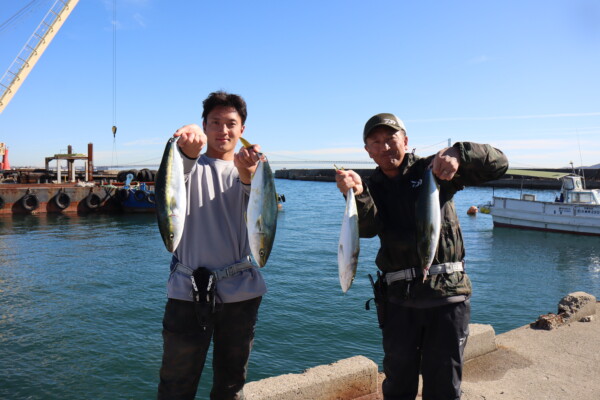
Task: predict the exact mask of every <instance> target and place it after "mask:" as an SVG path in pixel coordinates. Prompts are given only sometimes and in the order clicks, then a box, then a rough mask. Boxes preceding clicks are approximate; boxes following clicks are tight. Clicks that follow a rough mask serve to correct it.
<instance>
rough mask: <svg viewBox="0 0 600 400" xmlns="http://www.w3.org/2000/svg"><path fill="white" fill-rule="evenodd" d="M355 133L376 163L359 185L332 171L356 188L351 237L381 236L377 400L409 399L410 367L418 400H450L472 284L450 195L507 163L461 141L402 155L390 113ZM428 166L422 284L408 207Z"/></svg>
mask: <svg viewBox="0 0 600 400" xmlns="http://www.w3.org/2000/svg"><path fill="white" fill-rule="evenodd" d="M363 139H364V142H365V150H366V151H367V153H369V156H370V157H371V158H372V159H373V160H374V161H375V162H376V163H377V165H378V168H377V169H376V170H375V172H374V173H373V174H372V175H371V177H370V178H369V181H368V182H367V183H366V184H365V183H363V182H362V180H361V178H360V176H359V175H358V174H357V173H356V172H354V171H351V170H347V171H343V170H340V171H338V174H337V176H336V180H337V186H338V188H339V190H340V191H341V192H342V193H344V194H345V193H346V192H347V191H348V189H350V188H353V189H354V191H355V194H356V203H357V206H358V214H359V231H360V236H361V237H374V236H375V235H378V236H379V238H380V242H381V248H380V249H379V252H378V254H377V258H376V260H375V263H376V264H377V267H378V268H379V269H380V270H381V272H382V274H381V276H380V277H379V279H378V281H377V282H376V284H375V288H376V296H375V297H376V305H377V309H378V310H377V311H378V312H377V314H378V317H379V323H380V327H381V328H382V333H383V350H384V360H383V369H384V373H385V376H386V379H385V381H384V382H383V395H384V399H385V400H404V399H411V400H413V399H415V398H416V397H417V390H418V383H419V371H421V373H422V375H423V400H433V399H440V400H441V399H444V400H449V399H459V398H460V394H461V391H460V384H461V379H462V366H463V351H464V346H465V344H466V341H467V336H468V334H469V332H468V326H469V319H470V303H469V297H470V295H471V282H470V280H469V277H468V276H467V274H466V272H465V265H464V257H465V250H464V246H463V241H462V233H461V230H460V226H459V222H458V217H457V215H456V211H455V208H454V202H453V200H452V198H453V196H454V194H455V193H456V192H457V191H459V190H461V189H463V188H464V187H465V186H467V185H477V184H480V183H483V182H485V181H488V180H492V179H498V178H500V177H501V176H502V175H503V174H504V172H505V171H506V169H507V168H508V161H507V159H506V157H505V156H504V154H503V153H502V152H501V151H500V150H497V149H495V148H493V147H491V146H489V145H485V144H477V143H469V142H459V143H456V144H455V145H454V146H452V147H449V148H446V149H443V150H441V151H440V152H438V153H437V154H436V155H433V156H430V157H427V158H420V157H418V156H415V155H414V154H411V153H407V150H408V137H407V136H406V130H405V128H404V124H403V122H402V121H401V120H400V119H398V118H397V117H396V116H395V115H393V114H377V115H375V116H373V117H372V118H371V119H369V121H367V123H366V125H365V129H364V132H363ZM430 167H431V168H432V172H433V174H434V175H435V176H436V177H437V180H438V182H439V184H440V206H441V219H442V228H441V234H440V240H439V244H438V249H437V253H436V257H435V259H434V262H433V264H434V265H432V266H431V269H430V270H429V276H428V277H427V279H426V280H423V272H422V271H421V268H420V265H421V262H420V259H419V255H418V252H417V241H418V240H419V238H417V234H416V218H417V216H416V215H415V203H416V200H417V196H418V194H419V190H420V186H421V183H422V177H423V173H424V172H425V170H426V169H427V168H430Z"/></svg>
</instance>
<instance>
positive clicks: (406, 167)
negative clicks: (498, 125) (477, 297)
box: [356, 142, 508, 299]
mask: <svg viewBox="0 0 600 400" xmlns="http://www.w3.org/2000/svg"><path fill="white" fill-rule="evenodd" d="M454 147H455V148H457V149H458V150H459V151H460V166H459V168H458V173H457V174H456V175H455V176H454V178H453V179H452V180H451V181H439V183H440V206H441V218H442V228H441V233H440V242H439V245H438V249H437V254H436V258H435V260H434V262H433V264H440V263H445V262H451V261H462V260H464V257H465V248H464V244H463V238H462V232H461V229H460V224H459V221H458V216H457V215H456V210H455V207H454V201H453V197H454V194H455V193H456V192H458V191H459V190H462V189H463V188H464V187H465V186H476V185H479V184H481V183H484V182H486V181H490V180H494V179H498V178H500V177H502V175H504V173H505V172H506V170H507V168H508V160H507V159H506V156H505V155H504V153H502V152H501V151H500V150H497V149H495V148H493V147H491V146H490V145H486V144H477V143H470V142H459V143H456V144H455V145H454ZM433 157H434V156H429V157H427V158H421V157H418V156H415V155H413V154H406V155H405V157H404V160H403V161H402V164H401V165H400V167H399V170H400V175H398V176H396V177H394V178H393V179H391V178H388V177H387V176H386V175H385V174H384V173H383V172H381V170H380V169H379V168H377V169H376V170H375V172H374V173H373V174H372V175H371V177H370V178H369V179H368V180H367V181H366V182H365V184H366V185H365V191H364V192H363V193H361V194H360V195H359V196H357V197H356V203H357V206H358V216H359V233H360V237H363V238H370V237H374V236H375V235H378V236H379V239H380V241H381V247H380V249H379V252H378V254H377V258H376V260H375V263H376V264H377V267H379V269H380V270H382V271H383V272H394V271H399V270H401V269H407V268H417V269H420V267H418V266H419V265H421V263H420V261H419V256H418V253H417V237H416V218H415V203H416V200H417V196H418V194H419V189H420V184H421V179H422V176H423V172H424V171H425V169H426V168H427V167H428V166H429V164H430V163H431V160H432V159H433ZM409 286H410V287H409ZM388 293H389V294H390V295H391V296H393V297H395V298H398V299H406V298H413V299H431V298H442V297H450V296H457V295H469V294H471V281H470V280H469V277H468V276H467V274H466V272H465V273H463V272H455V273H453V274H439V275H433V276H432V277H431V278H429V279H427V281H426V282H425V283H423V282H422V278H417V279H415V280H413V281H411V282H407V281H398V282H394V283H393V284H392V285H391V286H390V287H389V288H388Z"/></svg>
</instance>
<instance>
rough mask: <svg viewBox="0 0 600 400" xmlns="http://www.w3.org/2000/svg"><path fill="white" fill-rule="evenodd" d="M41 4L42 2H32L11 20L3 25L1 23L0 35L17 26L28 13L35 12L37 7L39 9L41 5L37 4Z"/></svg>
mask: <svg viewBox="0 0 600 400" xmlns="http://www.w3.org/2000/svg"><path fill="white" fill-rule="evenodd" d="M39 2H40V0H32V1H30V2H29V3H27V4H26V5H24V6H23V7H22V8H21V9H20V10H19V11H17V12H16V13H15V14H14V15H13V16H12V17H10V18H9V19H7V20H6V21H4V22H3V23H1V24H0V33H2V32H3V31H5V30H7V29H8V28H11V27H12V26H13V25H15V24H17V23H18V22H19V20H21V19H22V18H23V17H24V16H25V14H26V13H28V12H32V11H34V10H35V7H39V4H35V3H39Z"/></svg>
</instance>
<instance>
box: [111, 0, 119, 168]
mask: <svg viewBox="0 0 600 400" xmlns="http://www.w3.org/2000/svg"><path fill="white" fill-rule="evenodd" d="M112 26H113V43H112V44H113V54H112V56H113V65H112V73H113V74H112V75H113V76H112V123H113V126H112V134H113V162H112V164H113V165H114V164H115V162H116V164H118V160H117V0H113V20H112Z"/></svg>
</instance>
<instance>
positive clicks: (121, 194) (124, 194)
mask: <svg viewBox="0 0 600 400" xmlns="http://www.w3.org/2000/svg"><path fill="white" fill-rule="evenodd" d="M128 197H129V189H125V188H121V189H119V190H118V191H117V199H118V200H119V201H125V200H127V198H128Z"/></svg>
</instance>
